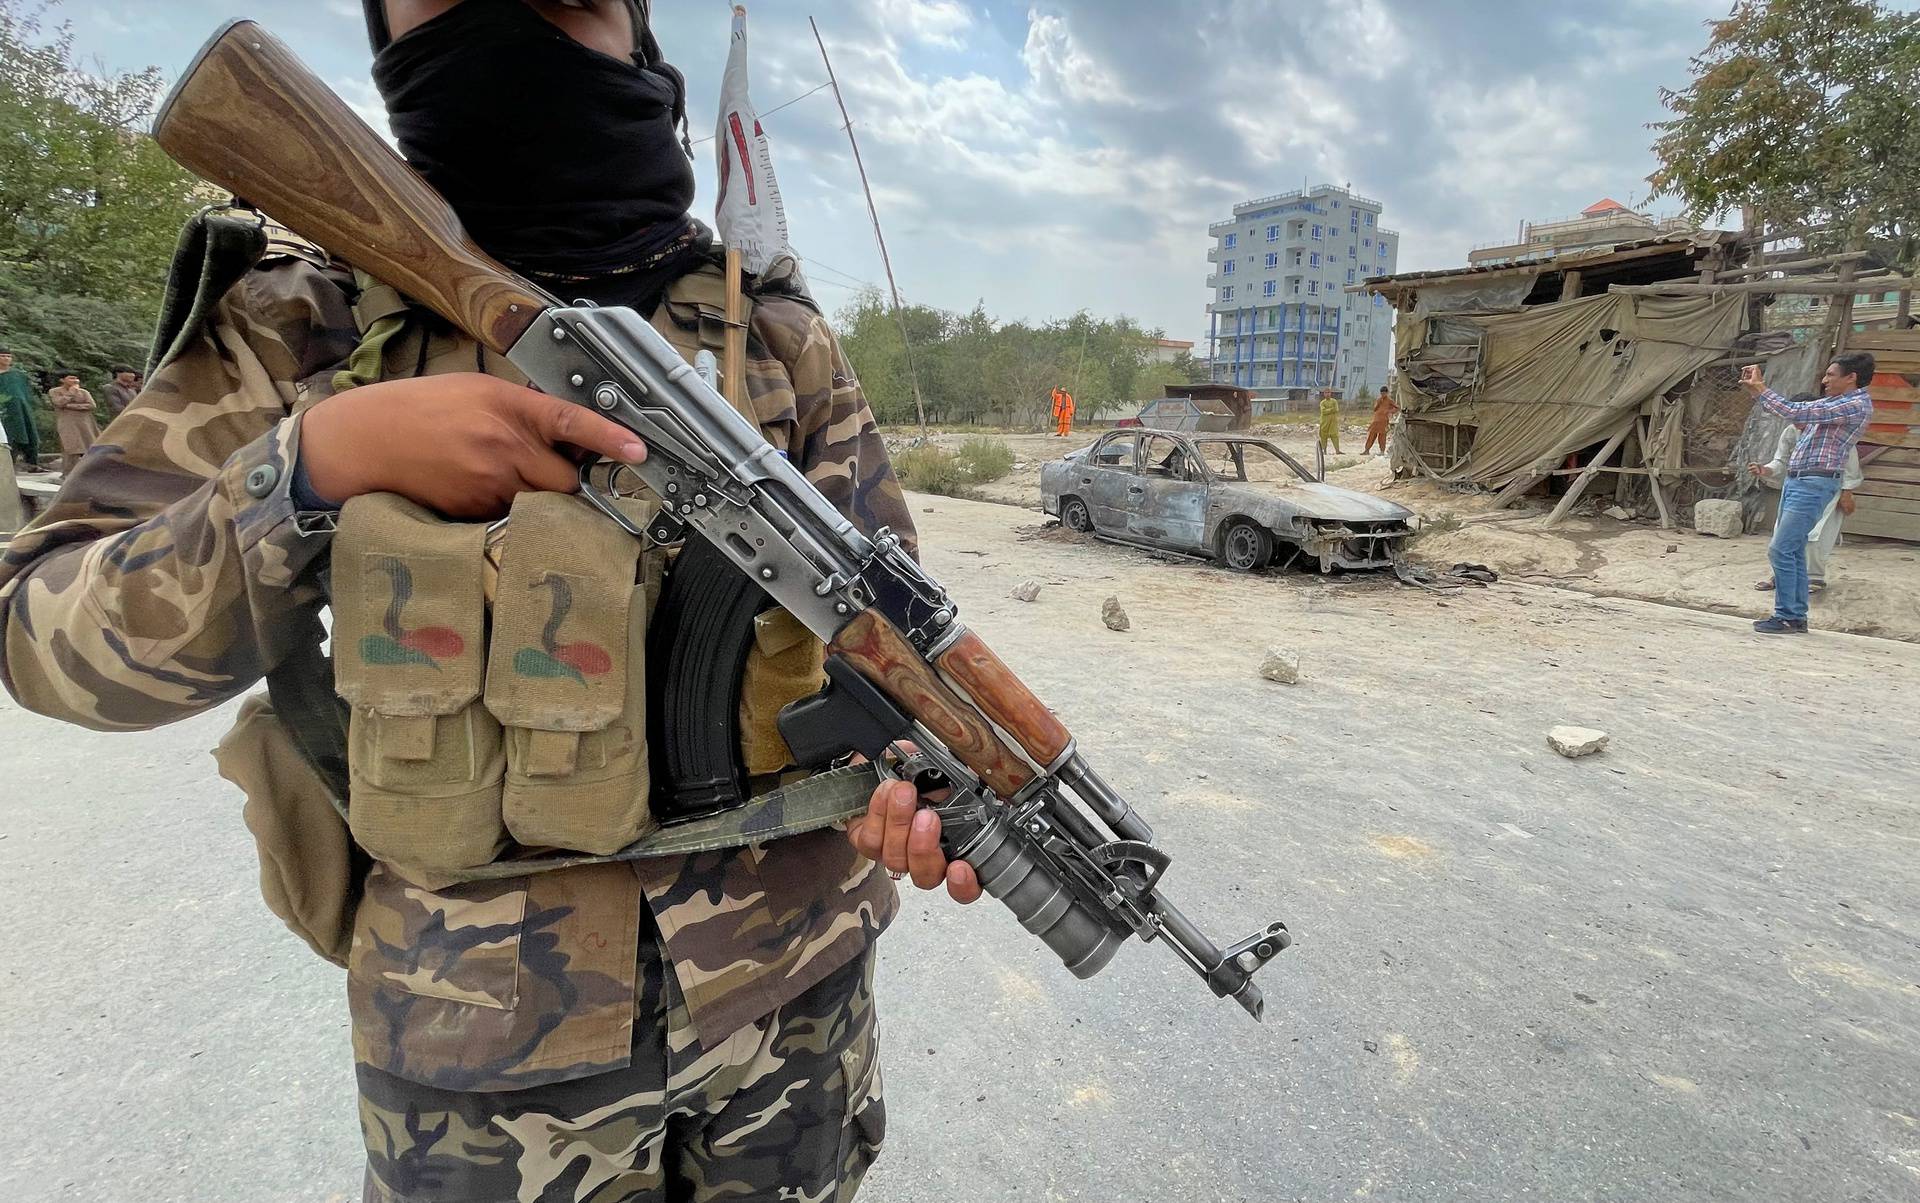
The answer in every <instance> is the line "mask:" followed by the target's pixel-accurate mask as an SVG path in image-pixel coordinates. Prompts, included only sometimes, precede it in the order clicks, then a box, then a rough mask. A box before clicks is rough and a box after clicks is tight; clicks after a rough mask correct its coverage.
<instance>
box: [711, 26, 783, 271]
mask: <svg viewBox="0 0 1920 1203" xmlns="http://www.w3.org/2000/svg"><path fill="white" fill-rule="evenodd" d="M713 144H714V146H715V147H716V151H715V154H716V157H717V160H718V165H719V168H720V200H719V202H718V203H717V204H716V205H715V206H714V224H715V225H716V226H718V227H719V231H720V241H721V242H723V243H725V244H726V246H727V248H728V249H729V250H735V251H739V252H740V260H741V263H742V265H743V266H744V267H745V268H746V270H747V272H748V273H749V274H750V275H756V276H758V275H764V274H766V271H767V269H768V268H769V267H771V266H773V264H775V263H777V262H779V261H780V260H781V259H782V258H792V257H793V250H792V248H790V247H789V246H788V245H787V211H786V208H785V206H783V205H782V204H781V203H780V184H779V181H777V180H775V179H774V177H773V155H772V153H771V152H770V151H769V150H768V149H767V135H766V131H764V130H762V129H761V128H760V118H759V117H758V116H757V115H756V114H755V113H754V110H753V100H752V99H751V98H750V97H749V96H748V94H747V10H746V6H745V5H741V4H736V5H734V6H733V44H732V46H731V47H730V48H729V49H728V51H727V72H726V75H725V76H724V77H722V79H721V83H720V124H719V127H718V129H717V130H716V131H715V134H714V139H713Z"/></svg>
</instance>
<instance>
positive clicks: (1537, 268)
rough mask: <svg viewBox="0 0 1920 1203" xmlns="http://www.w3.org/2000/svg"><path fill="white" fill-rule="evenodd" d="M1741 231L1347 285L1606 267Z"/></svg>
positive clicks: (1375, 287) (1711, 243)
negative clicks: (1657, 249) (1646, 253)
mask: <svg viewBox="0 0 1920 1203" xmlns="http://www.w3.org/2000/svg"><path fill="white" fill-rule="evenodd" d="M1739 238H1740V235H1739V234H1737V233H1735V232H1734V231H1732V230H1699V231H1696V232H1695V233H1694V234H1693V235H1692V236H1690V237H1686V238H1677V237H1675V236H1673V235H1671V234H1668V235H1664V236H1662V237H1659V238H1642V239H1639V240H1637V241H1635V242H1621V243H1616V244H1615V245H1614V246H1613V247H1612V248H1611V249H1603V250H1584V251H1576V252H1573V253H1571V254H1566V255H1546V256H1542V257H1540V258H1537V259H1523V260H1519V261H1517V262H1514V263H1483V264H1479V265H1477V266H1470V267H1445V268H1440V269H1439V270H1437V271H1424V272H1402V273H1401V274H1399V275H1397V276H1368V277H1367V278H1366V279H1365V280H1363V281H1361V282H1360V283H1359V284H1356V285H1353V286H1352V287H1351V288H1349V289H1348V291H1349V292H1382V291H1390V290H1393V289H1396V288H1398V287H1400V286H1403V285H1407V284H1420V283H1427V282H1430V281H1433V280H1450V279H1458V278H1462V277H1466V276H1491V275H1498V274H1500V273H1501V272H1514V273H1518V272H1542V271H1563V270H1565V269H1567V268H1572V267H1583V268H1584V267H1605V266H1606V265H1607V264H1608V263H1610V262H1612V261H1613V260H1615V259H1626V258H1642V257H1644V256H1642V255H1640V254H1639V252H1642V251H1645V250H1648V249H1649V248H1653V247H1660V246H1671V247H1672V248H1673V250H1674V252H1675V253H1676V254H1677V253H1680V252H1683V251H1686V250H1689V249H1693V250H1698V251H1702V252H1705V251H1707V250H1709V249H1711V248H1713V247H1715V246H1718V245H1720V244H1722V243H1727V242H1737V241H1739Z"/></svg>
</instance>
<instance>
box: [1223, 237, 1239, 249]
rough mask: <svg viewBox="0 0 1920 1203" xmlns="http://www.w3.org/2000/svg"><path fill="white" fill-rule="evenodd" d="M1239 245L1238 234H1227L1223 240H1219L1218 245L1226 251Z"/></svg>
mask: <svg viewBox="0 0 1920 1203" xmlns="http://www.w3.org/2000/svg"><path fill="white" fill-rule="evenodd" d="M1239 243H1240V235H1238V234H1229V235H1227V236H1226V237H1225V238H1222V239H1221V240H1220V245H1221V246H1222V247H1225V248H1226V249H1227V250H1232V249H1233V248H1234V247H1236V246H1238V245H1239Z"/></svg>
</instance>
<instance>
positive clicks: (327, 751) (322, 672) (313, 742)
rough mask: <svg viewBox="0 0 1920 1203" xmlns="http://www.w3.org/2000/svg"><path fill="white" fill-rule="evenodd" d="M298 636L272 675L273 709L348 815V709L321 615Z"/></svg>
mask: <svg viewBox="0 0 1920 1203" xmlns="http://www.w3.org/2000/svg"><path fill="white" fill-rule="evenodd" d="M310 625H311V626H312V628H313V629H312V630H310V631H308V632H306V633H305V637H304V638H302V639H301V640H299V642H298V645H297V646H298V650H296V651H295V652H294V653H293V654H292V655H291V656H289V657H287V658H286V659H285V660H283V661H281V662H280V664H278V665H277V666H275V667H274V669H273V671H271V672H269V673H268V674H267V696H268V697H270V698H272V699H273V712H274V714H275V715H277V716H278V717H279V719H280V723H281V725H282V726H283V727H285V728H286V730H287V734H288V735H290V736H291V737H292V738H293V744H294V746H295V747H296V748H299V749H300V755H301V756H302V757H304V758H305V759H306V762H307V763H308V764H310V765H312V766H313V770H314V772H316V773H318V774H319V775H320V780H321V781H322V782H323V783H325V785H326V787H327V793H328V795H329V796H330V797H331V799H332V801H333V808H334V809H335V810H337V811H339V812H340V817H341V818H342V819H344V818H346V814H347V792H348V776H347V708H346V703H344V702H342V701H341V700H340V696H339V695H338V694H336V693H335V692H334V689H333V661H332V660H331V659H329V658H328V656H327V654H326V653H325V652H323V651H321V650H320V641H321V639H322V637H323V636H324V635H325V632H324V631H323V630H322V629H321V627H320V622H319V619H317V618H315V619H312V620H311V622H310Z"/></svg>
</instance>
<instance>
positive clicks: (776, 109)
mask: <svg viewBox="0 0 1920 1203" xmlns="http://www.w3.org/2000/svg"><path fill="white" fill-rule="evenodd" d="M832 86H833V81H832V80H828V81H827V82H826V83H823V84H821V85H820V86H819V87H817V88H809V89H807V90H806V91H805V92H802V93H800V95H798V96H796V97H794V98H793V99H792V100H789V101H786V102H784V103H782V104H776V105H774V106H773V107H772V108H770V109H768V110H767V111H766V112H764V113H755V114H754V116H756V117H758V118H760V119H761V120H763V121H764V120H765V119H767V118H768V117H771V116H773V115H774V114H775V113H777V112H779V111H780V110H781V109H785V108H791V107H793V106H794V105H796V104H799V103H800V102H801V101H803V100H805V99H806V98H807V97H809V96H812V95H813V94H814V93H815V92H824V91H826V90H827V89H828V88H831V87H832ZM713 139H714V135H712V134H708V135H707V136H706V137H704V138H695V139H694V140H693V142H692V145H694V146H701V145H704V144H705V143H708V142H711V141H713Z"/></svg>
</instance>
